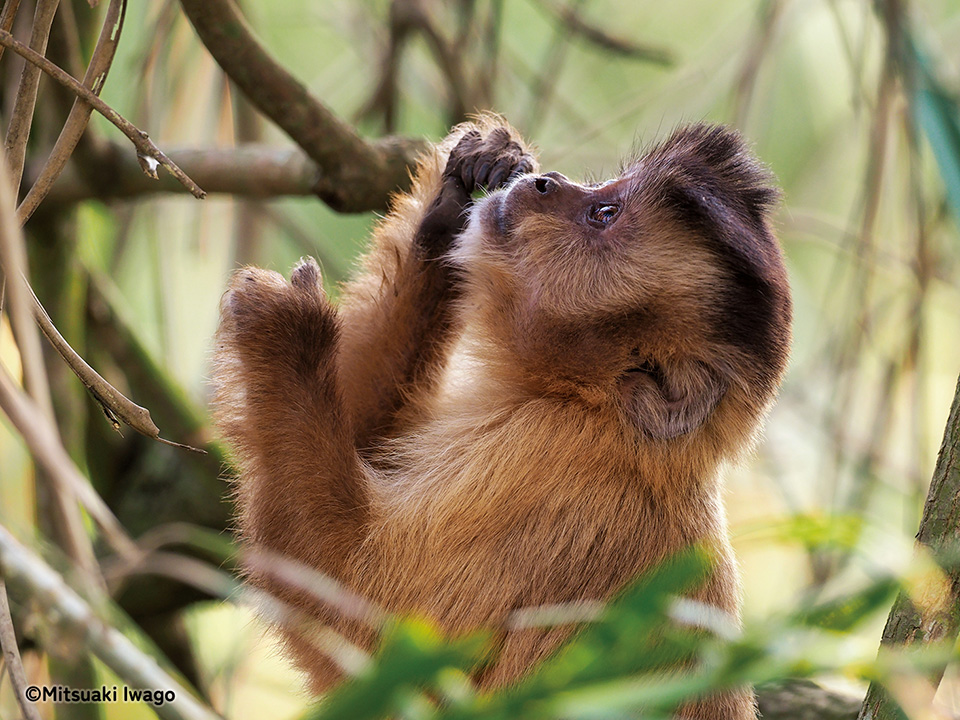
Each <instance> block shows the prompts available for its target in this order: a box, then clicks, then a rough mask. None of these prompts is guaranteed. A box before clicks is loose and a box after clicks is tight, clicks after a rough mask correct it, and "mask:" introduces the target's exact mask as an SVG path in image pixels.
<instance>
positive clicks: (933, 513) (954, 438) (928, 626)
mask: <svg viewBox="0 0 960 720" xmlns="http://www.w3.org/2000/svg"><path fill="white" fill-rule="evenodd" d="M958 532H960V381H958V382H957V390H956V393H955V395H954V397H953V405H952V407H951V408H950V416H949V418H948V419H947V426H946V429H945V430H944V435H943V444H942V445H941V446H940V454H939V456H938V457H937V466H936V468H935V469H934V471H933V479H932V480H931V482H930V490H929V491H928V493H927V501H926V503H925V504H924V507H923V518H922V519H921V520H920V531H919V532H918V533H917V542H918V543H919V544H920V545H922V546H923V547H925V548H927V549H928V550H930V551H931V553H932V554H933V556H934V557H935V558H939V557H944V556H947V555H953V556H955V555H956V552H957V536H958ZM953 560H954V561H953V562H952V563H950V564H949V566H948V567H946V568H944V573H945V575H946V582H945V583H944V586H943V588H942V589H941V592H939V593H938V592H930V593H927V594H928V595H931V596H935V597H927V598H924V599H925V600H926V602H924V603H923V604H922V605H921V604H920V603H915V602H914V601H913V599H912V598H911V597H910V596H909V595H908V594H907V593H905V592H901V593H900V595H899V596H898V597H897V600H896V602H895V603H894V605H893V609H892V610H891V611H890V616H889V617H888V618H887V624H886V627H884V629H883V636H882V639H881V641H880V646H881V652H883V650H884V648H889V647H891V646H896V645H918V644H919V645H923V644H930V643H944V644H946V645H951V644H953V643H954V642H956V640H957V633H958V630H960V563H957V562H956V558H955V557H954V558H953ZM944 669H945V667H944V666H942V665H941V666H938V667H935V668H934V669H933V670H931V671H929V672H928V673H927V676H926V678H927V680H929V681H930V683H931V684H932V686H933V687H934V688H935V687H936V686H937V685H938V684H939V683H940V680H941V679H942V677H943V671H944ZM899 717H901V715H900V712H899V709H898V707H897V704H896V703H895V702H894V700H893V699H892V698H891V697H890V696H889V694H888V693H887V692H886V690H885V689H884V688H883V687H882V686H881V685H880V684H879V683H877V682H872V683H870V688H869V690H868V691H867V696H866V698H865V699H864V701H863V707H862V708H861V709H860V720H868V719H869V720H888V719H889V720H892V719H893V718H899Z"/></svg>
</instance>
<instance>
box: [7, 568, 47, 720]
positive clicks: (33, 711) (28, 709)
mask: <svg viewBox="0 0 960 720" xmlns="http://www.w3.org/2000/svg"><path fill="white" fill-rule="evenodd" d="M0 648H2V649H3V661H4V663H6V666H7V670H8V671H9V672H10V684H11V685H12V686H13V692H14V694H15V695H16V696H17V703H18V704H19V705H20V712H22V713H23V717H24V720H40V711H39V710H37V706H36V705H34V704H33V703H32V702H30V701H29V700H27V693H26V691H27V676H26V673H24V671H23V662H22V661H21V660H20V648H18V647H17V634H16V632H14V629H13V618H11V617H10V604H9V603H8V602H7V586H6V584H5V583H4V582H3V578H0Z"/></svg>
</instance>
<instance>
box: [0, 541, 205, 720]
mask: <svg viewBox="0 0 960 720" xmlns="http://www.w3.org/2000/svg"><path fill="white" fill-rule="evenodd" d="M0 574H2V575H3V577H4V578H5V579H6V581H7V582H8V583H10V585H11V586H17V587H18V588H19V589H20V590H21V591H22V592H24V593H25V594H27V595H28V596H29V597H30V599H31V600H32V601H33V602H34V603H35V604H36V606H37V607H39V609H40V610H41V611H43V612H44V613H46V614H47V615H48V617H50V618H52V619H55V621H56V622H57V624H58V625H59V626H60V627H61V628H63V629H64V632H63V633H58V637H61V638H70V637H72V638H77V639H79V640H81V641H82V642H83V643H84V644H85V645H86V646H87V647H89V648H90V649H91V650H92V651H93V653H94V654H95V655H96V656H97V657H99V658H100V659H101V660H102V661H103V662H104V663H105V664H106V665H107V666H108V667H109V668H110V669H111V670H113V671H114V672H115V673H117V675H119V676H120V677H121V678H123V679H124V680H126V681H127V682H129V683H130V684H131V685H135V686H137V687H141V688H152V689H157V690H172V691H173V692H174V693H175V695H176V699H175V700H173V702H169V703H167V702H165V703H163V704H162V705H159V706H156V707H155V711H156V713H157V714H158V715H159V716H160V717H162V718H165V720H219V719H218V717H217V715H216V714H215V713H214V712H213V711H212V710H210V709H209V708H207V707H205V706H203V705H201V704H200V703H199V702H198V701H197V700H195V699H194V698H193V696H192V695H191V694H190V693H189V692H187V690H186V688H184V687H183V686H182V685H180V684H179V683H178V682H177V681H176V680H174V679H173V678H172V677H170V676H169V675H168V674H167V673H166V672H164V671H163V670H162V669H161V668H160V666H159V665H157V662H156V661H155V660H154V659H153V658H151V657H149V656H148V655H145V654H144V653H143V652H141V651H140V650H139V649H138V648H137V647H136V646H135V645H134V644H133V643H132V642H130V640H128V639H127V638H126V636H124V635H123V634H122V633H120V632H118V631H117V630H115V629H114V628H113V627H111V626H110V625H108V624H107V623H106V622H104V621H102V620H101V619H100V618H98V617H97V615H96V614H95V613H94V612H93V610H92V608H91V607H90V606H89V605H88V604H87V602H86V601H85V600H84V599H83V598H81V597H80V596H79V595H78V594H77V593H76V592H74V590H73V589H72V588H70V587H69V586H68V585H67V584H66V583H65V582H64V580H63V578H62V577H60V575H58V574H57V573H56V572H55V571H54V570H53V569H52V568H50V566H49V565H47V564H46V563H45V562H44V561H43V560H41V559H40V558H39V557H37V556H36V555H35V554H34V553H32V552H31V551H29V550H28V549H27V548H25V547H24V546H23V545H21V544H20V543H19V542H17V541H16V539H15V538H14V537H13V536H12V535H11V534H10V533H9V532H8V531H7V530H6V529H5V528H3V527H2V526H0Z"/></svg>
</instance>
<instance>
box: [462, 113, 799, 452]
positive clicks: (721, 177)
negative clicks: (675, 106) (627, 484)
mask: <svg viewBox="0 0 960 720" xmlns="http://www.w3.org/2000/svg"><path fill="white" fill-rule="evenodd" d="M777 198H778V192H777V190H776V189H775V187H774V186H773V184H772V179H771V177H770V175H769V174H768V173H767V172H766V171H765V170H764V169H763V168H762V166H760V165H759V163H758V162H757V161H756V160H755V159H754V157H753V156H752V154H751V153H750V152H749V150H748V149H747V148H746V147H745V145H744V143H743V141H742V139H741V138H740V136H739V135H737V134H736V133H734V132H732V131H730V130H727V129H724V128H722V127H715V126H707V125H695V126H691V127H687V128H683V129H681V130H679V131H677V132H675V133H674V134H673V135H672V136H671V137H670V138H669V139H668V140H667V141H665V142H664V143H662V144H660V145H659V146H657V147H655V148H654V149H653V150H651V151H650V152H648V153H647V154H645V155H644V156H642V157H641V158H640V159H639V160H637V161H636V162H634V163H632V164H630V165H629V166H628V167H627V168H626V169H625V170H624V171H623V172H622V173H621V174H620V176H619V177H617V178H614V179H613V180H610V181H608V182H606V183H601V184H596V185H582V184H578V183H574V182H571V181H570V180H568V179H567V178H566V177H564V176H563V175H561V174H560V173H555V172H548V173H545V174H542V175H525V176H523V177H520V178H518V179H516V180H515V181H513V182H512V183H511V184H510V185H508V186H507V187H506V188H504V189H503V190H500V191H497V192H494V193H492V194H491V195H489V196H488V197H486V198H484V199H483V200H481V201H480V202H478V203H477V204H476V206H475V208H474V210H473V212H472V216H471V219H470V223H469V225H468V227H467V229H466V230H465V231H464V233H463V235H462V236H461V238H460V240H459V243H458V245H457V247H456V249H455V251H454V253H453V259H454V262H456V263H457V264H458V266H460V268H461V270H462V272H463V274H464V276H465V278H466V286H467V288H468V289H467V292H466V294H465V298H464V308H465V312H466V313H467V322H468V325H470V324H472V325H474V326H478V327H479V328H480V335H481V336H482V337H483V338H485V339H486V340H488V341H490V342H492V343H494V344H495V345H496V346H497V347H498V348H500V349H502V350H503V351H504V353H506V354H508V355H509V356H510V362H509V363H504V365H505V366H506V365H512V366H515V367H519V368H521V371H520V372H521V375H522V378H521V381H522V382H523V383H525V384H526V385H527V386H529V387H530V388H531V389H532V390H533V392H536V393H541V392H542V393H547V394H569V395H576V396H579V397H581V398H584V399H586V400H587V401H588V402H595V403H601V404H604V403H605V404H607V405H612V406H615V407H616V408H617V411H618V412H619V413H620V415H621V416H622V418H623V419H624V420H625V422H626V423H627V424H628V425H631V426H633V427H635V428H636V429H637V430H638V431H639V434H640V436H641V437H642V438H647V439H650V440H653V441H668V440H673V439H676V438H684V437H690V436H693V435H701V434H702V433H704V432H709V433H710V436H711V437H715V438H716V440H718V441H719V442H720V443H721V444H722V445H729V444H731V443H732V444H734V445H742V442H743V437H744V436H749V435H750V434H751V433H752V432H753V429H754V427H755V425H756V421H757V419H758V417H759V416H761V415H762V414H763V413H764V411H765V410H766V408H767V407H768V406H769V404H770V401H771V400H772V398H773V396H774V395H775V393H776V390H777V388H778V386H779V383H780V379H781V376H782V374H783V371H784V367H785V365H786V361H787V354H788V349H789V342H790V317H791V310H790V295H789V287H788V283H787V275H786V271H785V269H784V265H783V259H782V254H781V251H780V247H779V245H778V243H777V240H776V238H775V237H774V235H773V233H772V231H771V228H770V223H769V215H770V212H771V210H772V208H773V206H774V205H775V204H776V201H777ZM475 329H476V327H475ZM716 427H722V428H723V432H721V433H720V434H719V435H718V434H717V432H716ZM731 433H732V436H731ZM724 438H726V439H727V440H729V442H725V441H724Z"/></svg>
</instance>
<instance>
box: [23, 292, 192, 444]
mask: <svg viewBox="0 0 960 720" xmlns="http://www.w3.org/2000/svg"><path fill="white" fill-rule="evenodd" d="M28 287H29V286H28ZM32 292H33V291H32V289H31V293H32ZM33 307H34V317H35V318H36V320H37V324H38V325H39V326H40V329H41V330H43V334H44V335H46V336H47V339H48V340H49V341H50V344H51V345H53V347H54V349H55V350H56V351H57V352H58V353H59V354H60V357H62V358H63V360H64V362H66V363H67V365H69V366H70V369H71V370H73V372H74V374H75V375H76V376H77V377H78V378H79V379H80V382H82V383H83V385H84V387H86V388H87V390H89V391H90V394H91V395H93V397H94V399H95V400H96V401H97V402H98V403H100V406H101V407H102V408H103V412H104V413H105V414H106V416H107V419H108V420H110V422H111V423H113V425H114V427H115V428H116V429H118V430H119V429H120V422H119V421H123V422H124V423H126V424H127V425H129V426H130V427H132V428H133V429H134V430H136V431H137V432H138V433H140V434H141V435H146V436H147V437H148V438H152V439H154V440H157V441H159V442H162V443H166V444H167V445H173V446H174V447H181V448H185V449H187V450H193V451H194V452H200V453H202V452H203V450H200V449H198V448H194V447H190V446H189V445H182V444H180V443H175V442H173V441H171V440H165V439H164V438H162V437H160V428H158V427H157V426H156V424H155V423H154V422H153V419H152V418H151V417H150V411H149V410H147V409H146V408H144V407H140V406H139V405H137V404H136V403H135V402H133V401H132V400H130V399H129V398H127V397H126V396H125V395H123V393H121V392H120V391H119V390H117V389H116V388H115V387H114V386H113V385H111V384H110V383H108V382H107V381H106V380H104V379H103V377H102V376H101V375H100V373H98V372H97V371H96V370H94V369H93V368H92V367H90V365H88V364H87V362H86V361H85V360H84V359H83V358H82V357H80V354H79V353H78V352H77V351H76V350H74V349H73V348H72V347H70V344H69V343H68V342H67V341H66V340H64V338H63V335H61V334H60V331H59V330H57V328H56V326H55V325H54V324H53V321H52V320H51V319H50V316H49V315H47V311H46V310H44V309H43V305H41V304H40V301H39V300H38V299H37V296H36V295H33Z"/></svg>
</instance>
